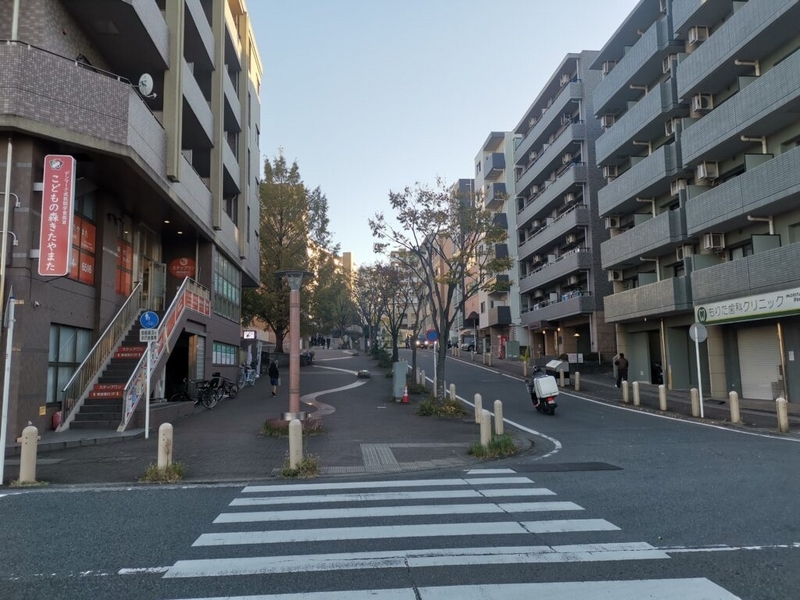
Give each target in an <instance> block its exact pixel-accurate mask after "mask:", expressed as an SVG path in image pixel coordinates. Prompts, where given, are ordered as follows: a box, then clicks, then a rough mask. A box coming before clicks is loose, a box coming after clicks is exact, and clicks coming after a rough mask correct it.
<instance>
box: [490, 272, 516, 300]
mask: <svg viewBox="0 0 800 600" xmlns="http://www.w3.org/2000/svg"><path fill="white" fill-rule="evenodd" d="M509 291H511V279H510V278H509V276H508V273H500V274H499V275H495V276H494V277H493V278H492V279H491V280H490V281H489V282H487V286H486V294H487V295H488V296H489V297H490V298H503V297H505V296H507V295H508V292H509Z"/></svg>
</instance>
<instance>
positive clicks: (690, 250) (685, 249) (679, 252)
mask: <svg viewBox="0 0 800 600" xmlns="http://www.w3.org/2000/svg"><path fill="white" fill-rule="evenodd" d="M692 254H694V247H693V246H692V245H691V244H683V245H682V246H678V247H677V248H675V258H677V259H678V260H683V259H684V258H686V257H688V256H691V255H692Z"/></svg>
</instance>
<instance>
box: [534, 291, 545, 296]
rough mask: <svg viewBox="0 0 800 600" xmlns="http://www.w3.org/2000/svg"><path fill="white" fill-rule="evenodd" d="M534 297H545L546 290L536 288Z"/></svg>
mask: <svg viewBox="0 0 800 600" xmlns="http://www.w3.org/2000/svg"><path fill="white" fill-rule="evenodd" d="M533 297H534V298H544V290H534V291H533Z"/></svg>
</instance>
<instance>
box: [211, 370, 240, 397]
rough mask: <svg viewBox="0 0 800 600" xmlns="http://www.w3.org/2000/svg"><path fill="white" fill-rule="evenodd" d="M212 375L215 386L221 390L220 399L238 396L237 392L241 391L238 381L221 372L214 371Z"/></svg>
mask: <svg viewBox="0 0 800 600" xmlns="http://www.w3.org/2000/svg"><path fill="white" fill-rule="evenodd" d="M212 377H213V379H212V381H213V382H214V386H215V387H216V388H217V389H218V390H219V391H220V394H219V395H220V398H219V399H220V400H222V399H223V398H236V394H238V393H239V386H238V385H237V384H236V383H234V382H233V381H231V380H230V379H228V378H227V377H224V376H223V375H222V374H220V373H219V372H217V373H213V375H212Z"/></svg>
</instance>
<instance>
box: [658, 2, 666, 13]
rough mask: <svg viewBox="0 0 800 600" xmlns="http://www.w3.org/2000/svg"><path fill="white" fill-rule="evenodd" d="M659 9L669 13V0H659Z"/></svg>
mask: <svg viewBox="0 0 800 600" xmlns="http://www.w3.org/2000/svg"><path fill="white" fill-rule="evenodd" d="M658 10H659V11H660V12H662V13H664V14H666V13H667V0H658Z"/></svg>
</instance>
